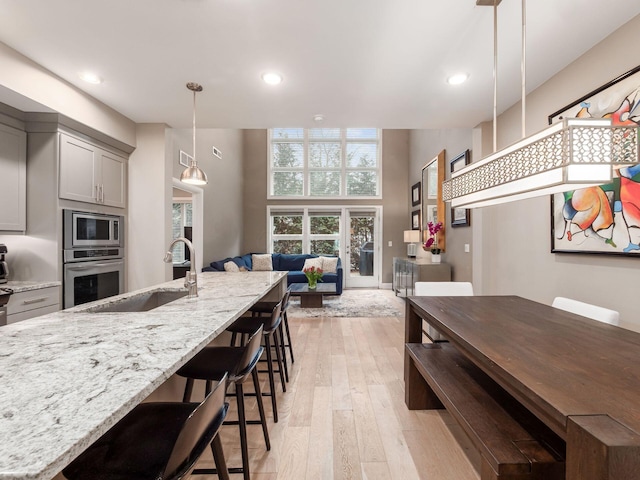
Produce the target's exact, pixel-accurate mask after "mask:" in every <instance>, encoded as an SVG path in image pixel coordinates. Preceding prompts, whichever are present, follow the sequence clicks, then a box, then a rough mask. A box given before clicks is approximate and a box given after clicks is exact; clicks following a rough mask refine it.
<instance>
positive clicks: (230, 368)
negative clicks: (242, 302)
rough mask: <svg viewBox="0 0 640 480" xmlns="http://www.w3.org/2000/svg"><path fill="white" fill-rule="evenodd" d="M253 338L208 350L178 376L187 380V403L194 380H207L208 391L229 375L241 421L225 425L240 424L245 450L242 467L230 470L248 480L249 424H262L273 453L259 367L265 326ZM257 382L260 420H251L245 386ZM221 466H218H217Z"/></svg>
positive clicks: (201, 471)
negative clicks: (247, 407)
mask: <svg viewBox="0 0 640 480" xmlns="http://www.w3.org/2000/svg"><path fill="white" fill-rule="evenodd" d="M251 333H252V334H251V337H250V338H249V341H248V342H247V343H246V345H244V346H242V347H233V346H232V347H217V346H214V347H205V348H203V349H202V350H201V351H200V352H199V353H198V354H197V355H196V356H195V357H193V358H192V359H191V360H189V361H188V362H187V363H186V364H185V365H184V366H182V367H181V368H180V369H179V370H178V371H177V374H178V375H180V376H182V377H186V378H187V384H186V386H185V390H184V401H185V402H188V401H189V399H190V398H191V393H192V390H193V381H194V380H206V382H207V383H206V391H208V390H209V389H210V385H211V381H212V380H218V379H220V378H221V377H222V376H223V375H224V373H225V372H229V377H228V379H227V385H230V384H232V383H233V384H235V396H236V401H237V404H238V420H237V421H225V425H238V427H239V430H240V447H241V450H242V468H229V472H230V473H242V474H243V475H244V479H245V480H249V479H250V475H249V447H248V445H247V443H248V442H247V425H257V424H260V425H262V432H263V434H264V441H265V444H266V447H267V450H271V443H270V441H269V431H268V430H267V420H266V415H265V413H264V406H263V404H262V395H261V392H260V382H259V381H258V372H257V370H256V368H255V367H256V365H257V364H258V360H260V357H261V356H262V352H263V350H264V349H263V348H262V346H261V345H260V341H261V340H262V325H260V326H259V327H257V328H256V329H255V330H254V331H252V332H251ZM249 375H251V378H252V379H253V386H254V388H255V391H256V399H257V402H258V411H259V413H260V420H259V421H258V420H247V418H246V414H245V407H244V397H245V396H247V394H245V393H244V388H243V384H244V382H245V381H246V380H247V379H248V378H249ZM216 466H217V465H216ZM194 473H195V474H210V473H216V472H215V470H212V469H197V470H195V471H194Z"/></svg>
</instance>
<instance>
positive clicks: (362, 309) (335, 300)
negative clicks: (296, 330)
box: [287, 289, 405, 318]
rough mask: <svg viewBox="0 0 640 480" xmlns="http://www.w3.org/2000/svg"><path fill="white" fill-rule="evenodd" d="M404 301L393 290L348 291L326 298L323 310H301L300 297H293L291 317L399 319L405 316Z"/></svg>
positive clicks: (288, 312)
mask: <svg viewBox="0 0 640 480" xmlns="http://www.w3.org/2000/svg"><path fill="white" fill-rule="evenodd" d="M404 303H405V302H404V299H403V298H401V297H396V296H395V295H394V293H393V291H392V290H377V289H376V290H368V289H366V290H365V289H347V290H344V291H343V292H342V295H334V296H327V297H324V300H323V307H322V308H300V297H296V296H291V303H290V305H289V309H288V310H287V314H288V315H289V316H291V317H299V318H300V317H304V318H308V317H398V316H404Z"/></svg>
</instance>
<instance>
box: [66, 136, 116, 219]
mask: <svg viewBox="0 0 640 480" xmlns="http://www.w3.org/2000/svg"><path fill="white" fill-rule="evenodd" d="M126 162H127V160H126V159H125V158H124V157H121V156H119V155H116V154H115V153H113V152H109V151H107V150H104V149H102V148H100V147H98V146H96V145H93V144H91V143H88V142H85V141H84V140H80V139H78V138H75V137H72V136H70V135H67V134H65V133H61V134H60V191H59V196H60V198H65V199H67V200H75V201H78V202H87V203H95V204H100V205H108V206H111V207H120V208H124V207H125V205H126V198H125V174H126V166H127V163H126Z"/></svg>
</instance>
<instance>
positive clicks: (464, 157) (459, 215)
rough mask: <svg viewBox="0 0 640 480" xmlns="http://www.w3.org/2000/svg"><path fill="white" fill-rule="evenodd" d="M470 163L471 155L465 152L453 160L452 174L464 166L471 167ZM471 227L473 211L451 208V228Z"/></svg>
mask: <svg viewBox="0 0 640 480" xmlns="http://www.w3.org/2000/svg"><path fill="white" fill-rule="evenodd" d="M470 162H471V157H470V155H469V150H465V151H464V152H462V153H461V154H460V155H458V156H457V157H455V158H454V159H453V160H451V173H453V172H457V171H458V170H460V169H462V168H464V166H465V165H469V163H470ZM469 225H471V209H469V208H453V207H451V226H452V227H468V226H469Z"/></svg>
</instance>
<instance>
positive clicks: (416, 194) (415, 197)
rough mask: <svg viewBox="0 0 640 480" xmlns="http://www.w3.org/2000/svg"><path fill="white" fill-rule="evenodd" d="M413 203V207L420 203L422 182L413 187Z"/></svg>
mask: <svg viewBox="0 0 640 480" xmlns="http://www.w3.org/2000/svg"><path fill="white" fill-rule="evenodd" d="M411 205H412V206H413V207H415V206H416V205H420V182H418V183H416V184H414V185H413V186H412V187H411Z"/></svg>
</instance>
